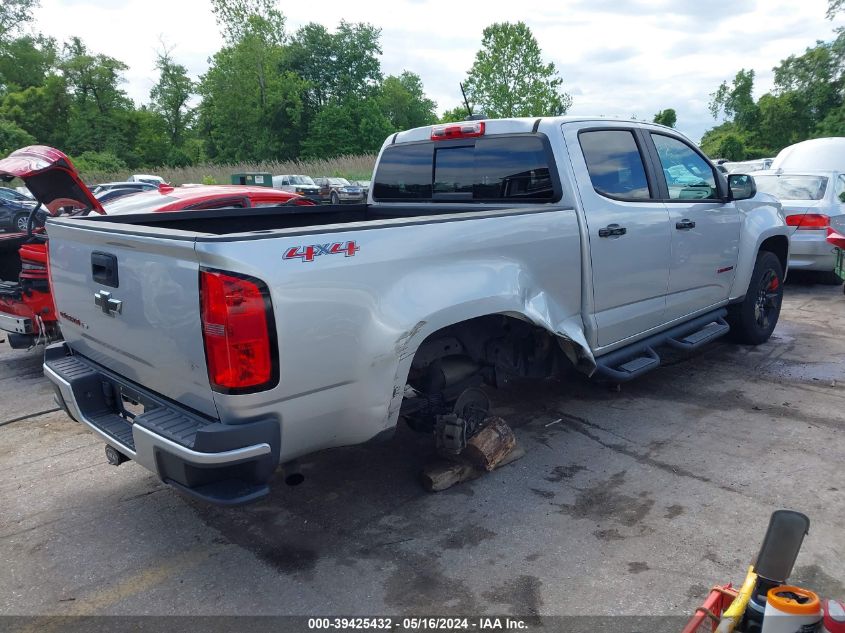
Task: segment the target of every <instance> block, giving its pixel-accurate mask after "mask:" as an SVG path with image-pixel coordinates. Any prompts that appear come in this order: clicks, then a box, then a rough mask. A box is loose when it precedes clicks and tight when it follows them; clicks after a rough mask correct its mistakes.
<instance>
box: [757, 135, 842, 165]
mask: <svg viewBox="0 0 845 633" xmlns="http://www.w3.org/2000/svg"><path fill="white" fill-rule="evenodd" d="M843 164H845V137H842V136H833V137H828V138H814V139H810V140H808V141H801V142H800V143H795V144H794V145H790V146H789V147H785V148H783V149H782V150H781V151H780V152H778V155H777V156H775V159H774V161H772V165H771V169H783V170H785V171H786V170H788V171H794V170H796V169H797V170H802V169H808V170H810V171H839V172H842V171H845V168H843Z"/></svg>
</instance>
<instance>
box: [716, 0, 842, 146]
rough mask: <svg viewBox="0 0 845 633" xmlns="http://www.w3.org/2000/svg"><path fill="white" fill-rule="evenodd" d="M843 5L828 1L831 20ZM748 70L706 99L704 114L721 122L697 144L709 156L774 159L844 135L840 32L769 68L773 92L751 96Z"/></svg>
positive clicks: (750, 76) (749, 72)
mask: <svg viewBox="0 0 845 633" xmlns="http://www.w3.org/2000/svg"><path fill="white" fill-rule="evenodd" d="M843 8H845V0H830V1H829V9H828V13H827V17H828V18H833V17H835V15H836V14H837V13H839V12H840V11H842V10H843ZM754 79H755V75H754V71H753V70H746V69H742V70H740V71H739V72H738V73H737V74H736V76H735V77H734V78H733V81H731V82H730V83H728V82H727V81H725V82H723V83H722V84H721V85H720V86H719V87H718V88H717V90H716V92H714V93H713V94H712V95H711V101H710V112H711V114H712V115H713V117H714V118H718V117H720V116H723V117H724V119H725V122H724V123H722V124H721V125H718V126H716V127H714V128H713V129H711V130H708V131H707V132H706V133H705V134H704V137H703V138H702V140H701V146H702V149H704V151H705V152H707V153H708V154H709V155H710V156H714V157H722V158H727V159H730V160H743V159H747V158H762V157H766V156H774V155H775V154H777V152H778V151H780V150H781V149H783V148H784V147H786V146H788V145H791V144H793V143H797V142H799V141H803V140H806V139H808V138H818V137H825V136H845V31H843V29H839V30H838V31H837V32H836V37H835V38H834V39H833V40H832V41H829V42H821V41H820V42H817V43H816V45H815V46H812V47H810V48H807V50H806V51H805V52H804V53H803V54H801V55H790V56H789V57H787V58H786V59H784V60H783V61H781V63H780V64H778V65H777V66H776V67H775V68H774V89H773V90H772V91H771V92H767V93H766V94H764V95H762V96H761V97H760V98H759V99H755V98H754V96H753V90H754Z"/></svg>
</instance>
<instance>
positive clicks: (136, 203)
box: [103, 191, 179, 215]
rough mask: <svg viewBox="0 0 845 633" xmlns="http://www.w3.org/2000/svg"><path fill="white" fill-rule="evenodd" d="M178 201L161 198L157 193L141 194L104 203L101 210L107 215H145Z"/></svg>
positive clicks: (172, 198)
mask: <svg viewBox="0 0 845 633" xmlns="http://www.w3.org/2000/svg"><path fill="white" fill-rule="evenodd" d="M178 199H179V198H176V197H174V196H163V195H161V194H160V193H159V192H158V191H150V192H141V193H136V194H135V195H132V196H126V197H124V198H118V199H117V200H114V201H112V202H106V203H105V204H104V205H103V208H104V209H105V210H106V214H108V215H121V214H124V213H145V212H151V211H155V210H156V209H160V208H161V207H163V206H164V205H166V204H170V203H171V202H176V201H177V200H178Z"/></svg>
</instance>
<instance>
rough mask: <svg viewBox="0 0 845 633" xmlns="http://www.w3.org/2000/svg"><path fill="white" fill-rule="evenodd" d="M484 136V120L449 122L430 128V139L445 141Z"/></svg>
mask: <svg viewBox="0 0 845 633" xmlns="http://www.w3.org/2000/svg"><path fill="white" fill-rule="evenodd" d="M476 136H484V121H474V122H472V123H449V124H447V125H435V126H434V127H432V128H431V140H432V141H446V140H449V139H453V138H474V137H476Z"/></svg>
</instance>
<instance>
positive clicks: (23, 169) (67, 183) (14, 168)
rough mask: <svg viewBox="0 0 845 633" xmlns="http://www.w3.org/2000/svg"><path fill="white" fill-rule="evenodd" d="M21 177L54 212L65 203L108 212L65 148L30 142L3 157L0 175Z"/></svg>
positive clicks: (34, 194)
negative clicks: (31, 143)
mask: <svg viewBox="0 0 845 633" xmlns="http://www.w3.org/2000/svg"><path fill="white" fill-rule="evenodd" d="M15 177H17V178H20V179H21V180H23V181H24V183H25V184H26V188H27V189H29V191H30V192H31V193H32V195H33V196H35V199H36V200H38V202H40V203H41V204H43V205H44V208H46V209H47V210H48V211H49V212H50V214H51V215H58V214H59V213H61V211H62V209H63V208H64V207H73V208H74V209H91V210H92V211H96V212H97V213H105V210H104V209H103V206H102V205H101V204H100V203H99V201H98V200H97V199H96V198H95V197H94V194H92V193H91V190H90V189H88V187H86V186H85V183H84V182H82V179H81V178H80V177H79V173H78V172H77V171H76V168H75V167H74V166H73V163H72V162H71V161H70V158H68V157H67V156H66V155H65V154H64V153H63V152H60V151H59V150H57V149H54V148H52V147H47V146H46V145H30V146H29V147H24V148H21V149H18V150H15V151H14V152H12V153H11V154H9V155H8V156H7V157H6V158H4V159H2V160H0V178H2V179H3V180H11V179H12V178H15Z"/></svg>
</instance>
